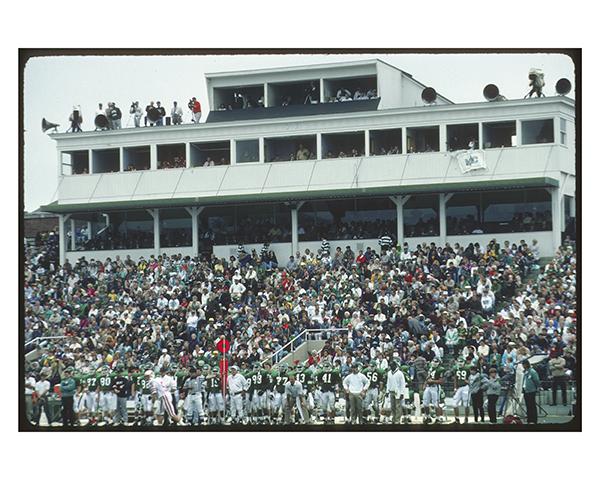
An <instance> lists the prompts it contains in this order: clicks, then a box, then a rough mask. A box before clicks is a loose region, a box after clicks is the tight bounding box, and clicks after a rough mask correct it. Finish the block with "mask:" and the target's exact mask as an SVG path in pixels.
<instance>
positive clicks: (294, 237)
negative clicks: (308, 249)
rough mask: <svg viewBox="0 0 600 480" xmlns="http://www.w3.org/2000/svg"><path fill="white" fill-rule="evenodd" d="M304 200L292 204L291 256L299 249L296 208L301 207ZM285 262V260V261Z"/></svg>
mask: <svg viewBox="0 0 600 480" xmlns="http://www.w3.org/2000/svg"><path fill="white" fill-rule="evenodd" d="M302 205H304V202H297V203H296V204H292V209H291V212H292V253H291V255H292V256H295V255H296V252H297V251H298V249H299V244H300V242H299V240H298V210H300V208H302ZM286 263H287V262H286Z"/></svg>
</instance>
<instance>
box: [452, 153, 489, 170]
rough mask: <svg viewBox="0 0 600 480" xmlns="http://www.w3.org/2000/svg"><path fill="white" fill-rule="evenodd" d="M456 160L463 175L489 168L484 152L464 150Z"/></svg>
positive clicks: (458, 154)
mask: <svg viewBox="0 0 600 480" xmlns="http://www.w3.org/2000/svg"><path fill="white" fill-rule="evenodd" d="M456 159H457V160H458V165H459V167H460V170H461V172H462V173H467V172H470V171H471V170H481V169H485V168H487V166H486V164H485V158H484V155H483V150H463V151H462V152H459V153H457V154H456Z"/></svg>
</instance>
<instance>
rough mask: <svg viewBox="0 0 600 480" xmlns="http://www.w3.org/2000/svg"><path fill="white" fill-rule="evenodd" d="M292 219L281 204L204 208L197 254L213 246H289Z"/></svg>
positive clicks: (288, 210) (199, 224) (200, 220)
mask: <svg viewBox="0 0 600 480" xmlns="http://www.w3.org/2000/svg"><path fill="white" fill-rule="evenodd" d="M291 238H292V219H291V213H290V209H289V207H288V206H286V205H284V204H253V205H240V206H233V207H207V208H206V209H204V210H203V211H202V213H201V214H200V216H199V219H198V240H199V242H200V251H210V249H211V248H212V246H213V245H236V244H239V243H243V244H252V243H264V242H265V241H269V242H271V243H276V242H289V241H291Z"/></svg>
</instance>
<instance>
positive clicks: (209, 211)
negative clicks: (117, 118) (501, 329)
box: [43, 60, 576, 263]
mask: <svg viewBox="0 0 600 480" xmlns="http://www.w3.org/2000/svg"><path fill="white" fill-rule="evenodd" d="M206 83H207V88H208V94H209V95H208V96H209V103H210V105H209V108H210V112H209V114H208V118H207V120H206V122H204V123H199V124H184V125H169V126H163V127H147V128H128V129H120V130H108V131H94V132H83V133H76V134H63V133H60V134H52V135H51V136H52V138H53V139H54V140H55V141H56V142H57V153H58V172H57V173H58V177H59V185H58V189H57V192H56V196H55V198H53V199H52V202H51V203H49V204H48V205H46V206H45V207H43V210H44V211H46V212H52V213H56V214H58V215H59V230H60V234H61V239H62V241H61V249H60V255H61V261H64V260H65V259H68V260H69V261H71V262H73V261H76V260H77V259H78V258H80V257H82V256H85V257H86V258H87V259H90V258H94V259H97V260H102V259H105V258H108V257H110V258H114V257H115V256H116V255H120V256H121V257H125V256H126V255H130V256H131V257H132V258H134V259H137V258H139V257H141V256H144V257H146V258H148V257H149V256H150V255H161V254H166V255H171V254H174V253H181V254H183V255H191V256H195V255H198V254H200V253H203V252H214V253H215V254H216V255H217V256H219V257H229V256H230V255H235V254H236V253H237V246H238V244H239V243H243V244H244V245H245V247H246V250H247V251H250V250H251V249H253V248H255V249H257V251H259V250H260V248H261V246H262V244H263V242H265V241H268V242H270V244H271V249H272V250H273V251H274V252H275V253H276V255H277V257H278V259H279V262H280V263H282V262H283V263H285V261H286V259H287V258H288V257H289V256H290V255H293V254H295V253H296V252H297V251H301V252H304V250H305V249H306V248H309V249H311V250H312V251H316V249H317V248H318V247H319V245H320V243H321V240H322V238H326V239H327V240H329V242H330V244H331V246H332V248H336V247H337V246H341V247H342V248H344V247H345V246H347V245H348V246H350V247H351V248H352V249H353V250H354V251H355V252H356V253H358V251H359V250H361V249H363V250H364V249H366V248H367V247H369V246H371V247H376V246H377V241H378V238H379V237H380V236H381V235H383V234H389V235H392V236H393V237H394V239H395V240H396V241H398V242H408V244H409V245H410V246H411V247H414V246H415V245H416V244H417V243H422V242H427V243H430V242H435V243H436V244H441V245H443V244H445V243H446V242H450V243H451V244H454V243H460V244H466V243H469V242H479V243H480V244H482V245H484V244H486V243H487V242H489V240H491V239H492V238H496V239H497V240H498V241H504V240H508V241H510V242H511V243H518V242H519V241H520V240H525V241H527V242H528V243H531V242H532V241H533V240H534V239H535V240H537V241H538V243H539V247H540V252H541V254H542V256H550V255H552V254H553V252H554V250H555V249H556V248H557V247H558V245H559V244H560V242H561V235H562V234H563V232H565V229H566V228H567V227H568V225H569V224H570V223H571V222H572V221H573V218H574V217H575V183H576V182H575V174H576V172H575V105H574V102H573V100H571V99H570V98H567V97H564V96H554V97H545V98H539V99H538V98H536V99H528V100H506V101H496V102H486V101H484V102H476V103H465V104H454V103H452V102H451V101H450V100H448V99H447V98H445V97H443V96H441V95H438V96H437V98H436V99H435V101H434V102H430V103H428V104H426V103H425V102H424V101H423V100H422V92H423V90H424V89H425V85H423V84H421V83H420V82H418V81H417V80H416V79H414V78H412V76H411V75H410V74H408V73H406V72H403V71H401V70H398V69H397V68H395V67H392V66H390V65H388V64H386V63H384V62H381V61H379V60H372V61H360V62H348V63H343V64H332V65H315V66H304V67H302V68H282V69H268V70H257V71H250V72H229V73H216V74H207V75H206Z"/></svg>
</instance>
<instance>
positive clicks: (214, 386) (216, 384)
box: [206, 375, 221, 393]
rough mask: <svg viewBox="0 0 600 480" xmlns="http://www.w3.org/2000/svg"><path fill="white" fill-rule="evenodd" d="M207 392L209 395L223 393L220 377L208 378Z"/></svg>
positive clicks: (211, 376)
mask: <svg viewBox="0 0 600 480" xmlns="http://www.w3.org/2000/svg"><path fill="white" fill-rule="evenodd" d="M206 391H207V392H208V393H219V392H220V391H221V378H220V376H219V375H210V376H208V377H206Z"/></svg>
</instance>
